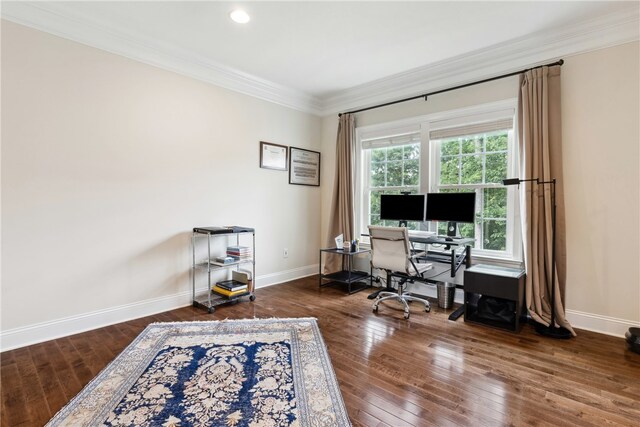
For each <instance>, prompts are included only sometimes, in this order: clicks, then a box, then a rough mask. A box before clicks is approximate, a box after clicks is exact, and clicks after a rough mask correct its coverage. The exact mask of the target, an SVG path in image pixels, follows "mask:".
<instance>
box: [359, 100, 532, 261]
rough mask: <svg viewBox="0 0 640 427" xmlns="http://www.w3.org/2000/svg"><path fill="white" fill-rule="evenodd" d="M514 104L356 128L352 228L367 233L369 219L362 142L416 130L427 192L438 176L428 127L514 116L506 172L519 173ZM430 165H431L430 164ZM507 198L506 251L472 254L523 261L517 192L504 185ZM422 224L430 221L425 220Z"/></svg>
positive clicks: (422, 182) (494, 104) (423, 190)
mask: <svg viewBox="0 0 640 427" xmlns="http://www.w3.org/2000/svg"><path fill="white" fill-rule="evenodd" d="M516 106H517V100H516V99H515V98H513V99H507V100H503V101H497V102H492V103H485V104H480V105H474V106H472V107H466V108H460V109H455V110H449V111H442V112H437V113H432V114H428V115H423V116H418V117H412V118H407V119H402V120H396V121H391V122H385V123H378V124H375V125H369V126H362V127H358V128H356V134H355V136H356V150H355V156H354V178H355V179H354V181H355V186H354V191H355V192H354V209H355V215H354V220H355V224H354V227H355V230H359V231H358V232H360V233H365V234H366V233H367V231H366V228H365V227H366V225H365V224H366V223H367V222H368V217H366V216H365V213H364V207H365V206H368V200H365V199H367V196H366V195H364V189H365V188H368V182H367V181H366V180H368V179H369V177H368V176H365V175H366V173H365V170H366V168H365V167H364V165H365V163H364V162H365V161H366V160H367V159H370V158H369V156H370V154H369V152H368V151H369V150H363V148H362V147H363V141H365V140H370V139H376V138H385V137H387V138H388V137H393V136H397V135H403V134H407V133H413V132H418V131H419V132H420V140H421V142H420V144H421V145H420V192H421V193H427V192H429V191H431V190H432V187H434V186H435V182H436V181H435V177H437V176H438V175H437V174H438V173H439V170H438V169H439V165H438V164H435V162H433V161H432V160H433V159H434V158H435V157H434V156H436V154H435V151H434V150H435V144H430V141H429V133H430V131H431V130H438V129H444V128H448V127H454V126H460V125H463V124H472V123H481V122H486V121H491V120H497V119H499V118H503V117H505V116H510V115H511V116H513V117H514V131H513V132H510V137H509V144H510V145H509V151H508V154H507V163H508V175H509V177H513V176H518V174H517V172H518V164H517V162H515V161H514V160H515V159H514V156H515V154H516V151H517V142H516V135H515V128H516V126H515V122H516V119H515V111H516ZM432 165H433V166H434V167H432ZM507 197H508V202H507V219H508V220H507V251H506V252H496V251H490V250H479V249H476V250H474V256H475V255H477V256H478V258H483V259H490V260H500V261H504V262H507V263H509V262H520V261H521V260H522V238H521V233H520V214H519V209H518V199H517V192H516V191H513V189H512V188H509V187H507ZM509 219H510V220H509ZM425 224H431V223H430V222H427V223H425ZM430 226H431V225H430ZM362 240H363V241H364V242H367V241H368V239H366V238H363V239H362Z"/></svg>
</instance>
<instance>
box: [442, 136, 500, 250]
mask: <svg viewBox="0 0 640 427" xmlns="http://www.w3.org/2000/svg"><path fill="white" fill-rule="evenodd" d="M511 133H512V129H511V128H506V129H501V130H497V131H492V132H487V133H475V134H472V135H464V136H459V137H453V138H446V139H441V140H432V141H431V144H433V145H435V147H436V148H435V152H436V155H435V156H434V161H435V163H436V164H435V170H436V171H437V174H436V178H435V180H434V181H435V182H434V185H433V187H432V188H433V191H434V192H458V191H474V192H475V193H476V221H475V224H459V232H460V235H461V236H463V237H472V238H474V239H475V245H474V246H475V248H476V249H484V250H490V251H498V252H507V251H508V250H509V248H508V245H507V233H508V222H509V221H508V213H507V207H508V204H509V203H508V194H507V188H506V187H504V186H502V185H501V183H502V180H503V179H505V178H507V170H508V159H509V156H508V154H509V145H510V144H509V141H510V140H511V139H512V138H511ZM438 233H439V234H446V224H444V223H439V224H438Z"/></svg>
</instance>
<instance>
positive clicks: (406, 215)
mask: <svg viewBox="0 0 640 427" xmlns="http://www.w3.org/2000/svg"><path fill="white" fill-rule="evenodd" d="M425 201H426V197H425V195H424V194H381V195H380V219H383V220H392V221H393V220H395V221H399V223H398V224H399V226H400V227H402V226H405V227H406V226H407V221H424V208H425Z"/></svg>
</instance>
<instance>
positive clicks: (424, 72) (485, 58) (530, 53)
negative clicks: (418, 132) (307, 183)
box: [321, 10, 640, 115]
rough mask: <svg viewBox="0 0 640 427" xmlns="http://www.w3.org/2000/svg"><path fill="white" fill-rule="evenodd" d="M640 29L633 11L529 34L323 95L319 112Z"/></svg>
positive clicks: (588, 47) (523, 64)
mask: <svg viewBox="0 0 640 427" xmlns="http://www.w3.org/2000/svg"><path fill="white" fill-rule="evenodd" d="M639 27H640V17H639V14H638V13H637V10H635V11H634V12H633V13H632V12H629V11H623V12H614V13H610V14H608V15H602V16H600V17H599V18H598V19H595V20H591V21H587V22H582V23H580V24H577V25H573V26H569V27H564V28H562V29H560V30H556V31H548V32H545V33H537V34H533V35H528V36H526V37H521V38H519V39H515V40H510V41H508V42H505V43H501V44H498V45H494V46H491V47H488V48H485V49H481V50H477V51H474V52H471V53H468V54H464V55H459V56H457V57H454V58H451V59H447V60H444V61H440V62H437V63H434V64H431V65H428V66H424V67H419V68H415V69H412V70H408V71H406V72H403V73H398V74H394V75H392V76H389V77H386V78H382V79H379V80H375V81H373V82H370V83H365V84H362V85H358V86H354V87H352V88H349V89H347V90H344V91H341V92H340V93H337V94H335V95H332V96H328V97H323V98H321V100H322V107H323V108H322V111H321V113H322V115H329V114H335V113H339V112H344V111H349V110H354V109H359V108H365V107H368V106H372V105H377V104H381V103H385V102H390V101H394V100H397V99H402V98H406V97H410V96H415V95H417V94H420V93H427V92H431V91H435V90H439V89H444V88H447V87H452V86H457V85H459V84H464V83H467V82H471V81H475V80H482V79H485V78H490V77H493V76H496V75H501V74H506V73H511V72H515V71H518V70H521V69H523V68H528V67H532V66H536V65H541V64H544V63H548V62H552V61H555V60H557V59H560V58H562V57H564V58H565V59H566V57H569V56H573V55H578V54H581V53H586V52H590V51H594V50H598V49H603V48H607V47H612V46H616V45H620V44H624V43H629V42H633V41H637V40H638V39H639V38H640V34H639V33H640V31H639Z"/></svg>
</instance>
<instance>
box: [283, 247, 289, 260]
mask: <svg viewBox="0 0 640 427" xmlns="http://www.w3.org/2000/svg"><path fill="white" fill-rule="evenodd" d="M282 258H289V249H287V248H284V249H283V250H282Z"/></svg>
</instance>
